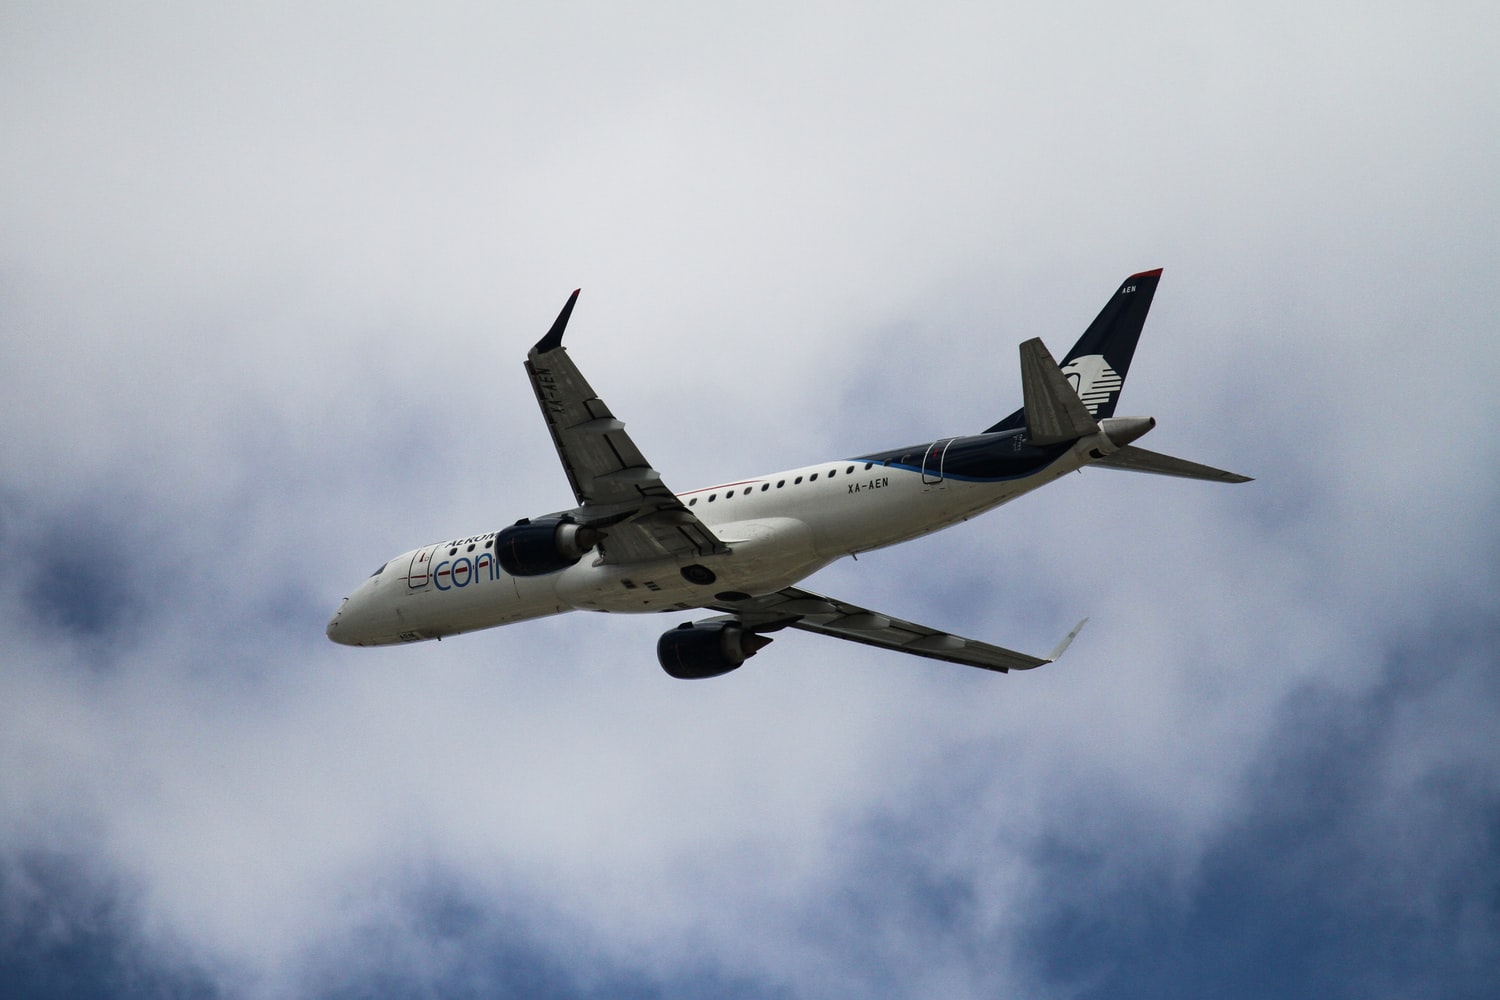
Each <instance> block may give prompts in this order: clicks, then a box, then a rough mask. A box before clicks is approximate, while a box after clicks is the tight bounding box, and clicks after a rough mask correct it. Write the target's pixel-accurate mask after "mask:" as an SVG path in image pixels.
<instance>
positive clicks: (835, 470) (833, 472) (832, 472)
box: [828, 469, 839, 479]
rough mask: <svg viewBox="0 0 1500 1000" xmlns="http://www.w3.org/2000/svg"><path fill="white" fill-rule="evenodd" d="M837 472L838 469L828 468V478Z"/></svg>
mask: <svg viewBox="0 0 1500 1000" xmlns="http://www.w3.org/2000/svg"><path fill="white" fill-rule="evenodd" d="M838 474H839V470H838V469H829V470H828V478H829V479H832V478H833V477H834V476H836V475H838Z"/></svg>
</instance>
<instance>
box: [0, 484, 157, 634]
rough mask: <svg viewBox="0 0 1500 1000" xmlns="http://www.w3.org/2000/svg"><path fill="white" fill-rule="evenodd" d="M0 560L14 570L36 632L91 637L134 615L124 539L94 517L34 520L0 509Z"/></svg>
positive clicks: (136, 605) (52, 515)
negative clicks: (53, 630)
mask: <svg viewBox="0 0 1500 1000" xmlns="http://www.w3.org/2000/svg"><path fill="white" fill-rule="evenodd" d="M0 521H3V527H0V555H3V558H4V559H5V564H6V565H7V566H10V567H21V568H22V569H21V600H22V602H23V605H24V608H25V610H26V611H27V613H28V614H29V615H30V616H32V617H33V618H34V619H35V620H36V621H37V622H38V624H40V625H43V626H45V627H51V628H58V629H62V630H64V631H66V632H68V633H71V634H73V635H77V636H81V637H85V638H97V637H100V636H104V635H107V634H109V633H111V632H113V631H115V630H116V629H118V628H120V627H122V626H124V625H125V624H127V623H128V622H129V620H130V619H131V618H132V616H133V615H134V614H135V613H137V612H138V611H139V610H140V604H141V602H140V599H139V596H140V595H139V590H138V588H137V587H136V585H135V583H136V581H135V578H134V573H135V568H136V566H137V564H138V560H135V559H133V558H132V557H131V545H130V540H131V539H130V535H129V534H128V533H127V532H124V531H122V530H121V529H120V528H119V527H118V526H117V525H114V524H112V523H111V522H110V521H109V520H108V518H107V516H106V515H105V514H104V513H103V512H100V511H97V510H81V509H80V510H61V511H53V512H48V513H45V514H43V513H38V512H37V511H35V510H34V509H32V505H29V504H27V503H25V502H23V501H21V500H19V499H15V498H10V499H8V501H7V502H6V503H5V510H4V512H3V518H0Z"/></svg>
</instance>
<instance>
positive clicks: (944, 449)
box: [922, 438, 956, 486]
mask: <svg viewBox="0 0 1500 1000" xmlns="http://www.w3.org/2000/svg"><path fill="white" fill-rule="evenodd" d="M955 440H956V439H955V438H947V439H946V440H943V441H934V442H932V444H931V446H929V447H928V449H927V450H926V451H925V452H923V454H922V485H923V486H940V485H941V484H942V482H943V459H944V458H945V457H946V456H947V454H948V446H949V445H951V444H952V443H953V442H954V441H955Z"/></svg>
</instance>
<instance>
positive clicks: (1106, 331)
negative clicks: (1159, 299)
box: [985, 268, 1161, 434]
mask: <svg viewBox="0 0 1500 1000" xmlns="http://www.w3.org/2000/svg"><path fill="white" fill-rule="evenodd" d="M1160 280H1161V268H1157V269H1156V270H1154V271H1142V272H1141V273H1139V274H1132V275H1131V276H1130V277H1128V278H1126V279H1125V281H1124V282H1123V283H1122V284H1121V285H1120V288H1119V291H1117V292H1115V294H1114V295H1113V296H1111V297H1110V300H1109V301H1108V302H1107V303H1105V306H1104V308H1103V309H1101V310H1100V311H1099V315H1098V316H1096V317H1094V322H1092V323H1090V324H1089V328H1088V329H1087V330H1085V331H1084V332H1083V336H1082V337H1080V338H1078V343H1076V344H1074V345H1073V349H1072V350H1071V351H1069V352H1068V354H1067V356H1066V357H1065V358H1063V360H1062V372H1063V374H1064V375H1066V376H1067V378H1068V381H1069V382H1070V383H1072V385H1073V388H1074V390H1075V391H1076V392H1077V393H1078V395H1079V397H1080V398H1081V399H1082V400H1083V405H1084V406H1085V407H1086V408H1087V409H1088V412H1089V414H1090V416H1092V417H1093V418H1094V419H1095V420H1103V419H1104V418H1105V417H1112V416H1114V413H1115V404H1116V403H1117V402H1118V401H1119V399H1120V390H1121V389H1122V388H1124V386H1125V376H1126V375H1127V374H1128V373H1129V371H1130V359H1131V358H1132V357H1134V356H1135V345H1136V343H1137V342H1138V341H1139V340H1140V339H1141V328H1142V327H1143V326H1145V325H1146V314H1147V313H1148V312H1150V311H1151V299H1152V298H1153V297H1154V296H1155V295H1156V285H1157V282H1159V281H1160ZM1025 425H1026V410H1025V408H1024V407H1023V408H1021V409H1019V410H1017V411H1016V412H1015V413H1012V414H1011V415H1010V416H1008V417H1006V418H1005V419H1004V420H1002V421H1000V422H999V423H998V424H995V425H994V426H993V427H988V428H986V429H985V433H986V434H992V433H994V432H996V431H1008V430H1015V429H1017V428H1020V427H1024V426H1025Z"/></svg>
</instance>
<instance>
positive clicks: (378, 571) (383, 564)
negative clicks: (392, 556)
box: [370, 563, 390, 576]
mask: <svg viewBox="0 0 1500 1000" xmlns="http://www.w3.org/2000/svg"><path fill="white" fill-rule="evenodd" d="M389 565H390V563H381V564H380V568H379V569H377V570H376V571H375V572H373V573H371V574H370V575H371V576H379V575H380V574H381V573H384V572H385V568H386V567H387V566H389Z"/></svg>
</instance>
